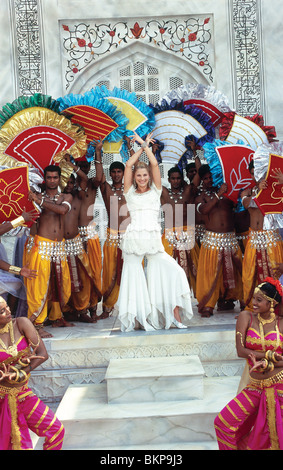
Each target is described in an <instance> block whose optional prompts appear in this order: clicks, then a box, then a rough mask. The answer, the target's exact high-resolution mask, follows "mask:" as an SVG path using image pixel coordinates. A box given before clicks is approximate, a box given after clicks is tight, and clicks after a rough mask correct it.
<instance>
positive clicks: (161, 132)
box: [153, 101, 215, 166]
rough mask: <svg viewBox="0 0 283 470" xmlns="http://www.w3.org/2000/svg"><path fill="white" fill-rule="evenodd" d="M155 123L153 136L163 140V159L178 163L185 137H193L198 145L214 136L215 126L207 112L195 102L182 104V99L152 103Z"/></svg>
mask: <svg viewBox="0 0 283 470" xmlns="http://www.w3.org/2000/svg"><path fill="white" fill-rule="evenodd" d="M153 110H154V113H155V127H154V130H153V139H157V140H159V141H160V142H162V143H163V144H164V150H163V152H162V155H161V157H162V161H163V162H164V163H171V164H172V166H174V165H178V164H179V162H180V160H181V159H182V157H183V155H184V154H186V152H187V150H188V148H187V147H186V138H187V137H188V136H191V137H194V138H195V140H196V141H197V142H198V145H199V146H202V145H204V143H205V142H210V141H213V140H214V138H215V130H214V126H213V124H212V122H211V119H210V118H209V116H208V115H207V114H206V113H204V112H203V111H202V110H200V109H199V108H197V107H195V106H184V104H183V103H178V102H176V101H173V102H171V103H167V102H166V101H162V103H161V105H157V106H156V107H153Z"/></svg>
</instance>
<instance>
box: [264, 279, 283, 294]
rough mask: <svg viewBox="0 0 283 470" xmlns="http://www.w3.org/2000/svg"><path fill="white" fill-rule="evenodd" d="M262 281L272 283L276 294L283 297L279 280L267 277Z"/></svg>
mask: <svg viewBox="0 0 283 470" xmlns="http://www.w3.org/2000/svg"><path fill="white" fill-rule="evenodd" d="M263 282H269V284H272V285H273V286H274V287H275V288H276V290H277V292H278V294H279V295H281V297H283V290H282V286H281V283H280V281H278V280H277V279H273V278H272V277H267V278H266V279H264V281H263Z"/></svg>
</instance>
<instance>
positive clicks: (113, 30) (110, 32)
mask: <svg viewBox="0 0 283 470" xmlns="http://www.w3.org/2000/svg"><path fill="white" fill-rule="evenodd" d="M108 32H109V36H111V38H113V37H114V36H115V33H116V29H112V30H111V31H108Z"/></svg>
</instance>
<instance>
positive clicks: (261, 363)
mask: <svg viewBox="0 0 283 470" xmlns="http://www.w3.org/2000/svg"><path fill="white" fill-rule="evenodd" d="M249 359H250V360H251V361H252V363H253V367H252V368H251V369H250V372H253V371H254V370H257V369H260V368H262V367H263V366H264V365H265V359H264V358H263V359H260V360H257V358H256V357H255V355H254V353H251V354H250V355H249Z"/></svg>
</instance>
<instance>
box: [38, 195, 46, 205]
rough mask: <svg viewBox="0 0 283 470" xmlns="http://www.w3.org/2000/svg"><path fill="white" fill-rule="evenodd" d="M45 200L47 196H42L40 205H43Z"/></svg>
mask: <svg viewBox="0 0 283 470" xmlns="http://www.w3.org/2000/svg"><path fill="white" fill-rule="evenodd" d="M44 201H45V197H44V196H42V198H41V201H40V203H39V207H42V205H43V203H44Z"/></svg>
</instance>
